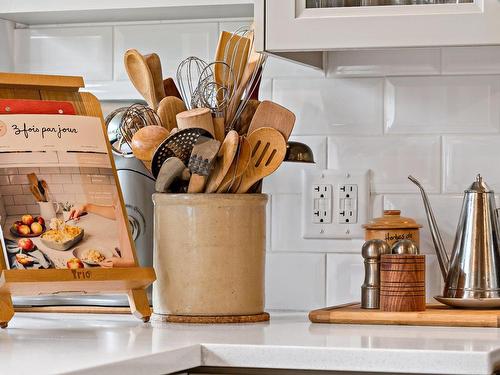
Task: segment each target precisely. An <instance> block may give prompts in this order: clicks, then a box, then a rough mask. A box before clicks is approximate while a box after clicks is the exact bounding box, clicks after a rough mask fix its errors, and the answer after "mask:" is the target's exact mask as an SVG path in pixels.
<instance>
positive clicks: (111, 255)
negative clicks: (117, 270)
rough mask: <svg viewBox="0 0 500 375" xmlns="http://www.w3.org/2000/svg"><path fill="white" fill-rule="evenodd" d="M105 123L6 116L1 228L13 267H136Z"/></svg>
mask: <svg viewBox="0 0 500 375" xmlns="http://www.w3.org/2000/svg"><path fill="white" fill-rule="evenodd" d="M106 142H107V140H106V136H105V134H104V131H103V128H102V125H101V121H100V119H99V118H96V117H86V116H63V115H4V116H0V208H1V209H0V223H1V225H2V234H3V240H2V236H0V240H2V250H3V256H4V259H5V263H6V265H7V267H8V268H9V269H49V268H58V269H67V268H70V269H75V268H89V267H104V268H112V267H132V266H135V261H134V253H133V251H134V248H133V244H132V241H131V239H130V236H129V232H128V230H127V219H126V217H125V215H124V206H123V202H122V201H121V199H120V195H119V193H118V188H117V182H116V173H115V171H114V170H113V167H112V163H111V157H112V156H111V155H110V154H109V153H108V148H107V145H106Z"/></svg>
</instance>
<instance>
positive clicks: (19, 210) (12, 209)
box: [5, 206, 27, 216]
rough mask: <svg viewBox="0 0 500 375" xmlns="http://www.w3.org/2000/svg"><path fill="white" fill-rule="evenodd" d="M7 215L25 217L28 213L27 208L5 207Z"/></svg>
mask: <svg viewBox="0 0 500 375" xmlns="http://www.w3.org/2000/svg"><path fill="white" fill-rule="evenodd" d="M5 210H6V211H7V215H9V216H11V215H24V214H25V213H26V212H27V211H26V206H7V207H5Z"/></svg>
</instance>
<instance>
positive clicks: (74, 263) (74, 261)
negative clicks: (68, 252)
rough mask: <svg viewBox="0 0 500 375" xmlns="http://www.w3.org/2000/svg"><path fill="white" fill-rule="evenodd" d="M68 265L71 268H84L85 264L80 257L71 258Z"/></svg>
mask: <svg viewBox="0 0 500 375" xmlns="http://www.w3.org/2000/svg"><path fill="white" fill-rule="evenodd" d="M66 267H68V268H69V269H70V270H75V269H77V268H84V264H83V262H82V261H81V260H80V259H78V258H71V259H70V260H68V261H67V262H66Z"/></svg>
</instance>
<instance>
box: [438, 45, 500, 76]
mask: <svg viewBox="0 0 500 375" xmlns="http://www.w3.org/2000/svg"><path fill="white" fill-rule="evenodd" d="M441 63H442V73H443V74H500V46H474V47H446V48H443V49H442V60H441Z"/></svg>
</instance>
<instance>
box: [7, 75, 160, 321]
mask: <svg viewBox="0 0 500 375" xmlns="http://www.w3.org/2000/svg"><path fill="white" fill-rule="evenodd" d="M82 87H84V83H83V79H82V78H81V77H64V76H47V75H32V74H13V73H0V99H34V100H57V101H66V102H71V103H72V104H73V106H74V108H75V111H76V114H77V115H81V116H94V117H99V118H100V119H101V123H102V126H103V129H104V130H105V123H104V119H103V116H102V111H101V106H100V104H99V101H98V100H97V98H96V97H95V96H94V95H92V94H90V93H86V92H79V89H80V88H82ZM108 153H109V154H110V155H111V148H110V145H109V143H108ZM111 163H112V164H113V169H114V170H115V179H116V183H117V184H118V179H117V177H116V168H115V167H114V162H113V160H111ZM117 187H118V193H119V195H120V201H121V202H122V209H123V212H124V215H126V211H125V208H124V206H123V196H122V195H121V190H120V189H119V186H117ZM125 217H126V216H125ZM129 237H130V233H129ZM130 241H131V243H132V244H133V241H132V238H131V237H130ZM134 257H135V251H134ZM135 259H136V264H137V257H135ZM155 279H156V276H155V272H154V270H153V268H143V267H130V268H108V269H104V268H82V269H78V270H69V269H68V270H64V269H49V270H8V269H7V266H6V264H5V260H4V257H3V255H2V256H0V327H1V328H5V327H7V325H8V322H9V321H10V320H11V319H12V317H13V316H14V307H13V305H12V298H11V296H37V295H49V294H64V293H71V294H75V293H78V294H105V293H112V294H118V293H125V294H127V296H128V299H129V303H130V309H131V312H132V313H133V314H134V316H136V317H137V318H138V319H142V320H143V321H145V322H147V321H149V318H150V316H151V308H150V306H149V302H148V298H147V295H146V290H145V288H146V287H147V286H149V285H150V284H151V283H152V282H153V281H154V280H155Z"/></svg>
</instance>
